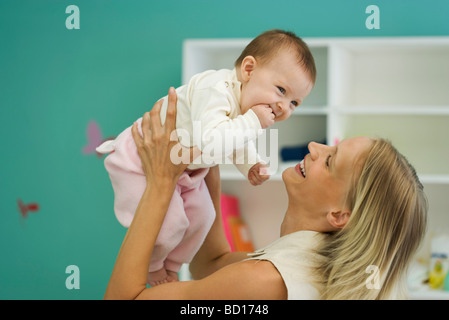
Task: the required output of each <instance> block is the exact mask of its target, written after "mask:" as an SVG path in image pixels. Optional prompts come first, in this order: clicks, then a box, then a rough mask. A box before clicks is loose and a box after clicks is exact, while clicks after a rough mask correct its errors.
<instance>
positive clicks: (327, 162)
mask: <svg viewBox="0 0 449 320" xmlns="http://www.w3.org/2000/svg"><path fill="white" fill-rule="evenodd" d="M330 158H331V155H328V156H327V159H326V166H327V167H329V160H330Z"/></svg>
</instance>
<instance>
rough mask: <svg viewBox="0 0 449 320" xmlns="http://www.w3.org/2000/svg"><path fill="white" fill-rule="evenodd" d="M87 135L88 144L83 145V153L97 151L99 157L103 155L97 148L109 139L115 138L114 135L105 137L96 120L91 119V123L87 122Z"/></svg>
mask: <svg viewBox="0 0 449 320" xmlns="http://www.w3.org/2000/svg"><path fill="white" fill-rule="evenodd" d="M86 136H87V145H86V146H84V147H83V150H82V151H83V153H84V154H86V155H88V154H93V153H96V154H97V156H98V157H99V158H101V157H102V156H103V155H102V154H100V153H98V152H96V151H95V148H96V147H98V146H99V145H100V144H102V143H103V142H105V141H107V140H113V139H115V138H114V137H109V138H106V139H103V136H102V133H101V129H100V126H99V125H98V123H97V122H96V121H94V120H91V121H89V123H88V124H87V130H86Z"/></svg>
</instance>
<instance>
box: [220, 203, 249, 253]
mask: <svg viewBox="0 0 449 320" xmlns="http://www.w3.org/2000/svg"><path fill="white" fill-rule="evenodd" d="M221 216H222V221H223V227H224V231H225V235H226V238H227V240H228V243H229V245H230V246H231V250H232V251H243V252H252V251H254V246H253V243H252V241H251V237H250V233H249V229H248V226H247V225H246V223H245V222H244V221H243V219H242V218H241V216H240V209H239V202H238V198H237V197H235V196H231V195H227V194H222V195H221Z"/></svg>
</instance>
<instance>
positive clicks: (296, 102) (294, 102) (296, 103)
mask: <svg viewBox="0 0 449 320" xmlns="http://www.w3.org/2000/svg"><path fill="white" fill-rule="evenodd" d="M291 103H292V105H293V106H294V107H297V106H299V103H298V101H292V102H291Z"/></svg>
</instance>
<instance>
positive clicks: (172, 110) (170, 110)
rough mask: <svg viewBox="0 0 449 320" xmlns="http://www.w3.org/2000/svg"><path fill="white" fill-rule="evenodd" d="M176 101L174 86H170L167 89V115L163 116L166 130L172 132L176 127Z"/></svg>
mask: <svg viewBox="0 0 449 320" xmlns="http://www.w3.org/2000/svg"><path fill="white" fill-rule="evenodd" d="M177 102H178V97H177V95H176V91H175V88H173V87H170V90H168V105H167V115H166V118H165V127H166V130H169V132H172V131H173V130H175V128H176V112H177V109H176V104H177Z"/></svg>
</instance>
